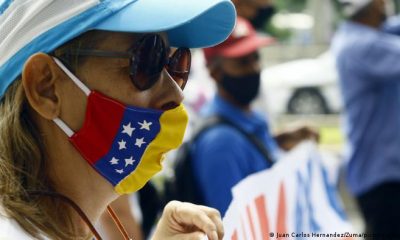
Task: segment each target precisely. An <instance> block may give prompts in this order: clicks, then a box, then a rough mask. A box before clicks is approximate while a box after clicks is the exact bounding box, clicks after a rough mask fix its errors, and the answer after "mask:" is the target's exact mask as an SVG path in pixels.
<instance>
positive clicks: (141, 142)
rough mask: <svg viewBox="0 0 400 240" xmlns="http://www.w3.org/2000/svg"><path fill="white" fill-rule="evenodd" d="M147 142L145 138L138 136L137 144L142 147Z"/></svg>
mask: <svg viewBox="0 0 400 240" xmlns="http://www.w3.org/2000/svg"><path fill="white" fill-rule="evenodd" d="M145 143H146V142H145V141H144V138H136V143H135V146H138V147H139V148H141V147H142V145H143V144H145Z"/></svg>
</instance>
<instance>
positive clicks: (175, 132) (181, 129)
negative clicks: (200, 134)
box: [115, 104, 188, 194]
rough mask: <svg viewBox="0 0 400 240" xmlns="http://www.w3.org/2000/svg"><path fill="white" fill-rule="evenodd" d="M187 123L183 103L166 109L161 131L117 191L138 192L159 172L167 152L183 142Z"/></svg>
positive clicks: (120, 183)
mask: <svg viewBox="0 0 400 240" xmlns="http://www.w3.org/2000/svg"><path fill="white" fill-rule="evenodd" d="M187 123H188V115H187V112H186V109H185V107H184V106H183V104H181V105H179V106H178V107H176V108H174V109H171V110H168V111H165V112H164V113H163V114H162V115H161V117H160V132H159V133H158V134H157V136H156V138H155V139H154V140H153V141H152V142H151V143H150V144H149V145H148V146H147V148H146V150H145V152H144V153H143V156H142V159H141V160H140V163H139V165H138V166H137V167H136V169H135V171H134V172H132V173H131V174H129V175H128V176H126V177H125V178H124V179H123V180H122V181H121V182H119V183H118V184H117V185H116V186H115V191H116V192H117V193H119V194H129V193H133V192H136V191H138V190H139V189H141V188H142V187H143V186H144V185H145V184H146V183H147V182H148V181H149V180H150V178H151V177H153V176H154V175H155V174H156V173H158V172H159V171H160V170H161V168H162V167H161V161H162V160H163V159H164V155H165V153H167V152H168V151H170V150H172V149H175V148H178V147H179V146H180V145H181V144H182V141H183V136H184V134H185V130H186V126H187Z"/></svg>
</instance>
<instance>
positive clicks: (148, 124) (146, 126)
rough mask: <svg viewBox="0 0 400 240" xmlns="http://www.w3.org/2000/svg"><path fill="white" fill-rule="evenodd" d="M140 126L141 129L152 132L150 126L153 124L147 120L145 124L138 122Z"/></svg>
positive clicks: (144, 121)
mask: <svg viewBox="0 0 400 240" xmlns="http://www.w3.org/2000/svg"><path fill="white" fill-rule="evenodd" d="M138 124H139V125H140V129H146V130H147V131H150V126H151V124H153V123H152V122H147V121H146V120H143V122H142V123H141V122H138Z"/></svg>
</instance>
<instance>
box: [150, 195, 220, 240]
mask: <svg viewBox="0 0 400 240" xmlns="http://www.w3.org/2000/svg"><path fill="white" fill-rule="evenodd" d="M205 235H207V237H208V239H209V240H220V239H222V237H223V235H224V230H223V226H222V220H221V215H220V213H219V212H218V211H217V210H215V209H213V208H209V207H205V206H199V205H194V204H191V203H186V202H185V203H183V202H179V201H171V202H169V203H168V204H167V205H166V206H165V208H164V212H163V215H162V216H161V219H160V221H159V223H158V225H157V228H156V231H155V233H154V237H153V240H186V239H187V240H197V239H199V240H201V239H203V238H204V236H205Z"/></svg>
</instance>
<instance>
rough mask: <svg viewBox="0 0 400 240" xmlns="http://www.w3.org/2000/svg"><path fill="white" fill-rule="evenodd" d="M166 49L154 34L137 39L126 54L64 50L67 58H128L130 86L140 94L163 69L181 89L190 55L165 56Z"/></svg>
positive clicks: (183, 52) (187, 51)
mask: <svg viewBox="0 0 400 240" xmlns="http://www.w3.org/2000/svg"><path fill="white" fill-rule="evenodd" d="M169 51H170V48H169V47H166V45H165V42H164V40H163V38H162V37H161V36H160V35H158V34H146V35H144V36H143V37H141V38H140V39H139V40H138V41H137V42H136V43H135V44H134V45H133V46H132V47H131V51H129V52H114V51H103V50H91V49H79V50H72V51H68V52H67V53H65V54H67V55H78V56H94V57H108V58H127V59H129V62H130V63H129V69H130V72H129V76H130V78H131V81H132V83H133V85H135V87H136V88H138V89H139V90H141V91H144V90H147V89H149V88H151V87H152V86H153V85H154V84H155V83H156V82H157V81H158V80H159V79H160V78H161V74H162V72H163V69H164V68H165V70H166V71H167V72H168V74H169V75H170V76H171V78H172V79H174V81H175V82H176V83H177V84H178V85H179V87H180V88H181V89H182V90H183V89H184V88H185V86H186V83H187V80H188V78H189V73H190V66H191V58H192V57H191V52H190V49H189V48H178V49H177V50H176V51H175V52H174V53H173V54H172V56H170V57H169Z"/></svg>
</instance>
